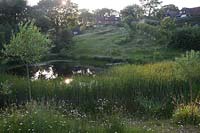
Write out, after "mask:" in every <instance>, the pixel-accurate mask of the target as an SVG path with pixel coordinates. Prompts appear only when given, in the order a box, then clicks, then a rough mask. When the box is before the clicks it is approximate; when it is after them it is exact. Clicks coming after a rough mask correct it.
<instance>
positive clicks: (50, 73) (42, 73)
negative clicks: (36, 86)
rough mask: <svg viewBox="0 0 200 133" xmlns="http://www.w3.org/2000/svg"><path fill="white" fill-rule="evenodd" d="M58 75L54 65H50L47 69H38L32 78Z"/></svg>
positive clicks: (47, 77)
mask: <svg viewBox="0 0 200 133" xmlns="http://www.w3.org/2000/svg"><path fill="white" fill-rule="evenodd" d="M57 77H58V74H57V73H54V70H53V66H50V67H49V68H48V69H47V70H46V69H43V70H40V69H39V70H38V71H37V72H36V73H35V74H34V75H33V77H32V78H31V79H32V80H38V79H47V80H50V79H56V78H57Z"/></svg>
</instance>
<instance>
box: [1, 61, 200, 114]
mask: <svg viewBox="0 0 200 133" xmlns="http://www.w3.org/2000/svg"><path fill="white" fill-rule="evenodd" d="M174 67H175V63H173V62H163V63H157V64H148V65H125V66H121V67H115V68H112V69H110V70H108V71H106V72H104V73H102V74H99V75H97V76H96V77H86V76H79V77H74V81H73V82H72V83H71V84H70V85H66V84H64V79H57V80H52V81H44V80H39V81H34V82H32V83H31V87H32V95H33V99H34V100H37V101H41V100H45V101H49V100H54V101H56V102H60V101H65V102H68V103H71V104H73V105H75V106H78V107H80V108H81V109H82V110H83V111H85V112H91V113H97V108H98V107H100V108H103V110H104V111H106V112H108V113H110V112H112V111H113V110H115V109H114V108H115V107H116V108H118V109H120V110H123V111H126V112H129V113H138V112H139V113H140V114H141V115H144V114H145V115H149V116H155V117H162V116H164V117H170V116H171V114H172V112H173V109H174V103H175V102H187V101H188V100H189V85H188V82H187V81H182V80H181V79H178V78H177V77H176V75H175V73H174V70H175V69H174ZM5 81H7V82H10V83H11V90H12V91H13V92H12V93H11V94H10V95H9V96H6V97H5V96H4V97H1V102H2V103H1V104H5V103H6V104H10V103H12V102H14V103H16V102H17V103H23V102H25V101H27V95H28V94H27V83H26V81H25V79H23V78H18V77H15V76H8V75H1V76H0V82H5ZM199 86H200V85H199V84H198V83H197V84H196V87H195V88H194V89H196V92H198V91H199V90H198V87H199ZM196 94H198V93H196ZM98 111H100V110H98Z"/></svg>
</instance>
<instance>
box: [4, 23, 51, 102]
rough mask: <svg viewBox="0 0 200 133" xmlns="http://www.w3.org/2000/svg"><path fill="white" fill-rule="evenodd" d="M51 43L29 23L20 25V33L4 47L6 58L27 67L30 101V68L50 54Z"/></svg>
mask: <svg viewBox="0 0 200 133" xmlns="http://www.w3.org/2000/svg"><path fill="white" fill-rule="evenodd" d="M50 42H51V41H50V40H49V39H48V37H47V36H46V35H43V34H41V33H40V31H39V29H38V28H37V27H36V26H35V25H34V23H33V22H27V23H25V24H23V23H22V24H20V25H19V32H18V33H17V34H15V35H13V36H12V38H11V40H10V43H9V44H6V45H4V50H3V53H4V54H5V56H6V57H8V58H12V59H20V60H21V61H22V62H23V64H24V65H25V66H26V73H27V79H28V93H29V98H30V100H31V99H32V98H31V86H30V75H29V66H30V65H31V64H34V63H37V62H39V61H40V60H41V58H42V57H43V56H44V55H45V54H46V53H48V51H49V50H50V48H51V43H50Z"/></svg>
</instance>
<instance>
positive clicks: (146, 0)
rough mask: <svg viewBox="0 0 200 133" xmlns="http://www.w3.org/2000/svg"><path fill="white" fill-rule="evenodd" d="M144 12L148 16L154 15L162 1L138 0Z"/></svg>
mask: <svg viewBox="0 0 200 133" xmlns="http://www.w3.org/2000/svg"><path fill="white" fill-rule="evenodd" d="M140 2H141V4H142V6H143V8H144V10H145V13H146V14H147V15H148V16H153V17H155V16H156V14H157V12H158V8H159V6H160V5H161V3H162V1H160V0H140Z"/></svg>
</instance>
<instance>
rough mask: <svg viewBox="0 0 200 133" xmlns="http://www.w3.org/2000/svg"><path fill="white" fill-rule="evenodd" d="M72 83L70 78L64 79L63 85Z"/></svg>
mask: <svg viewBox="0 0 200 133" xmlns="http://www.w3.org/2000/svg"><path fill="white" fill-rule="evenodd" d="M72 81H73V79H71V78H66V79H65V84H67V85H68V84H70V83H71V82H72Z"/></svg>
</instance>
